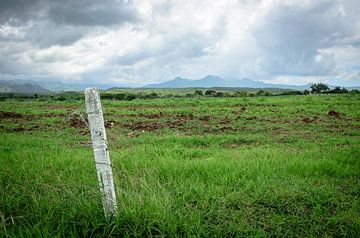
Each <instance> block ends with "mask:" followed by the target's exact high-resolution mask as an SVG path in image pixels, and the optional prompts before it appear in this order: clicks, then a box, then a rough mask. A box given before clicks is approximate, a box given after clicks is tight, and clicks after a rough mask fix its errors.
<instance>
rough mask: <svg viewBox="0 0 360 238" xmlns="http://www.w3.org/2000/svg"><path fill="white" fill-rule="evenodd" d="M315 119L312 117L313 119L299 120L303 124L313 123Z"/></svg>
mask: <svg viewBox="0 0 360 238" xmlns="http://www.w3.org/2000/svg"><path fill="white" fill-rule="evenodd" d="M317 119H318V118H317V117H313V118H308V117H305V118H303V119H302V120H301V122H302V123H304V124H309V123H315V122H316V120H317Z"/></svg>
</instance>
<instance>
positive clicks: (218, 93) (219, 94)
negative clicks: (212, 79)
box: [214, 92, 224, 98]
mask: <svg viewBox="0 0 360 238" xmlns="http://www.w3.org/2000/svg"><path fill="white" fill-rule="evenodd" d="M214 97H218V98H222V97H224V93H223V92H216V93H215V95H214Z"/></svg>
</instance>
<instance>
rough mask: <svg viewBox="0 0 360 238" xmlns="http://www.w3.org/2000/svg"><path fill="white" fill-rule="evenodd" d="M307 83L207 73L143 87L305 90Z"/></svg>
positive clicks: (307, 86)
mask: <svg viewBox="0 0 360 238" xmlns="http://www.w3.org/2000/svg"><path fill="white" fill-rule="evenodd" d="M309 86H310V85H309V84H307V85H302V86H296V85H285V84H270V83H264V82H262V81H255V80H251V79H249V78H242V79H223V78H221V77H219V76H214V75H208V76H206V77H204V78H202V79H197V80H191V79H184V78H180V77H177V78H175V79H173V80H170V81H167V82H163V83H158V84H149V85H145V86H144V88H213V87H232V88H283V89H293V90H305V89H308V88H309Z"/></svg>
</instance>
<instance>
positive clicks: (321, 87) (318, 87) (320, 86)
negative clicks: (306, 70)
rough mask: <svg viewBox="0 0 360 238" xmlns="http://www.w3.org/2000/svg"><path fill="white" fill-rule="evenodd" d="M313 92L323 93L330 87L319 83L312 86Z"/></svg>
mask: <svg viewBox="0 0 360 238" xmlns="http://www.w3.org/2000/svg"><path fill="white" fill-rule="evenodd" d="M310 88H311V92H312V93H323V92H327V91H329V90H330V88H329V87H328V86H327V85H326V84H323V83H317V84H313V85H311V86H310Z"/></svg>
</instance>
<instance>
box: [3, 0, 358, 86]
mask: <svg viewBox="0 0 360 238" xmlns="http://www.w3.org/2000/svg"><path fill="white" fill-rule="evenodd" d="M81 1H83V0H78V1H65V2H64V3H63V4H61V3H58V2H51V4H50V5H48V6H47V8H46V7H45V8H44V5H43V4H42V1H40V0H39V1H36V4H33V5H29V7H28V9H32V10H34V9H38V12H39V14H35V13H36V12H35V13H34V12H27V11H26V9H27V8H23V7H17V5H16V1H15V2H14V4H13V5H11V6H10V5H9V6H10V7H9V6H8V7H7V8H4V9H5V10H3V11H2V12H3V16H2V17H1V19H0V20H1V21H0V46H1V47H0V75H3V76H6V75H7V76H8V75H13V77H17V75H21V76H24V75H25V76H26V75H28V76H34V75H35V76H36V75H40V76H49V77H57V78H63V79H66V80H73V79H77V80H85V79H86V78H87V77H90V75H93V76H92V77H95V76H96V77H98V80H99V81H102V82H104V81H108V82H119V83H135V84H138V85H143V84H146V83H153V82H159V81H165V80H169V79H172V78H175V77H177V76H182V77H189V78H200V77H203V76H205V75H207V74H215V75H219V76H222V77H227V78H229V77H231V78H241V77H250V78H254V79H261V80H270V81H272V82H283V83H289V84H301V83H304V82H305V83H306V82H309V81H310V80H315V81H316V80H317V81H321V82H325V81H326V80H327V79H329V80H330V81H329V82H331V78H334V79H336V80H338V81H339V80H340V81H341V80H343V81H344V82H345V81H346V80H347V81H346V82H349V81H351V83H354V84H360V82H359V83H358V81H359V77H358V75H359V74H358V72H360V62H359V56H360V51H359V49H360V16H359V15H358V12H359V11H360V4H359V2H358V1H356V0H353V1H350V0H343V1H341V0H337V1H330V0H323V1H303V0H302V1H300V0H298V1H294V0H292V1H287V0H263V1H236V0H224V1H206V0H198V1H176V0H156V1H155V0H154V1H147V0H134V1H120V2H119V4H116V1H112V0H107V1H106V6H116V7H114V8H112V9H111V11H110V10H108V8H106V9H105V8H104V7H103V6H101V5H99V4H97V3H96V1H94V2H91V4H93V5H92V6H93V7H92V8H83V9H78V10H76V11H75V10H74V9H72V8H73V7H74V6H76V5H78V4H80V5H81V3H82V2H81ZM91 4H90V5H91ZM104 6H105V5H104ZM110 8H111V7H110ZM124 9H125V10H126V11H125V10H124ZM127 10H129V12H128V11H127ZM357 10H359V11H357ZM61 12H62V13H64V14H65V15H66V16H68V17H66V18H64V16H65V15H61V14H60V13H61ZM15 13H16V14H17V13H22V14H23V17H22V18H19V19H18V20H16V21H15V20H9V19H15V18H14V16H15V15H16V14H15ZM95 16H98V17H95ZM102 16H104V17H105V18H104V17H103V18H102V19H103V20H101V21H100V20H97V19H98V18H101V17H102ZM11 17H12V18H11ZM1 22H3V23H1ZM14 22H15V23H16V24H15V23H14ZM350 75H351V76H350ZM342 77H343V79H341V78H342Z"/></svg>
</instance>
